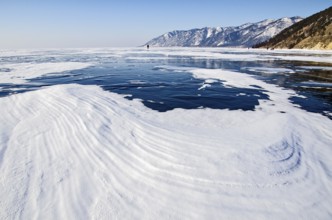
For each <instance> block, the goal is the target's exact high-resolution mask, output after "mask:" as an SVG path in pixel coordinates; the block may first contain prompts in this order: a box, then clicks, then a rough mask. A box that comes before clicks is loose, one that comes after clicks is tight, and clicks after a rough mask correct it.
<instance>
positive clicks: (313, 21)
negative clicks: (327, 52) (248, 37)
mask: <svg viewBox="0 0 332 220" xmlns="http://www.w3.org/2000/svg"><path fill="white" fill-rule="evenodd" d="M254 47H255V48H259V47H261V48H263V47H265V48H287V49H292V48H297V49H332V7H329V8H327V9H325V10H323V11H320V12H318V13H315V14H313V15H311V16H309V17H307V18H305V19H303V20H302V21H299V22H298V23H296V24H293V25H292V26H290V27H288V28H286V29H284V30H283V31H281V32H280V33H279V34H277V35H276V36H274V37H273V38H271V39H269V40H267V41H265V42H262V43H259V44H257V45H255V46H254Z"/></svg>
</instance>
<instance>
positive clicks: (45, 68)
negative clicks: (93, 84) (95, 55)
mask: <svg viewBox="0 0 332 220" xmlns="http://www.w3.org/2000/svg"><path fill="white" fill-rule="evenodd" d="M91 65H92V64H89V63H80V62H59V63H19V64H17V63H14V64H3V65H1V66H0V67H1V68H7V69H9V70H10V71H9V72H1V70H0V82H1V83H12V84H19V83H25V82H26V80H27V79H32V78H36V77H39V76H42V75H46V74H49V73H59V72H64V71H69V70H77V69H84V68H87V67H89V66H91Z"/></svg>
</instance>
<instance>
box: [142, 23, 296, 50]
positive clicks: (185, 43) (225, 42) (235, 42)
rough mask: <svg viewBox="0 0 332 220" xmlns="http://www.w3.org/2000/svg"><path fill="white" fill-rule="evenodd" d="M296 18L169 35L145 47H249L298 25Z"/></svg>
mask: <svg viewBox="0 0 332 220" xmlns="http://www.w3.org/2000/svg"><path fill="white" fill-rule="evenodd" d="M301 20H302V18H300V17H291V18H288V17H285V18H280V19H278V20H273V19H267V20H264V21H260V22H257V23H247V24H244V25H241V26H238V27H216V28H209V27H205V28H201V29H191V30H184V31H172V32H168V33H166V34H164V35H161V36H159V37H156V38H154V39H152V40H150V41H149V42H147V43H146V44H145V45H147V44H149V45H150V46H157V47H172V46H178V47H251V46H253V45H255V44H257V43H260V42H263V41H266V40H268V39H270V38H271V37H274V36H275V35H277V34H278V33H279V32H280V31H282V30H284V29H285V28H287V27H289V26H291V25H293V24H295V23H296V22H299V21H301Z"/></svg>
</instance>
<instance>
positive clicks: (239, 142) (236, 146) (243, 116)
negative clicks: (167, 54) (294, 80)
mask: <svg viewBox="0 0 332 220" xmlns="http://www.w3.org/2000/svg"><path fill="white" fill-rule="evenodd" d="M164 68H168V69H172V68H173V69H176V68H175V67H169V66H168V67H164ZM185 71H188V72H191V73H192V74H194V76H195V77H200V78H204V79H207V80H211V79H219V80H223V83H225V84H226V85H228V86H235V87H251V85H258V86H260V87H262V88H264V89H265V90H266V93H267V94H268V95H269V97H270V100H262V101H260V105H259V106H257V107H256V110H255V111H242V110H236V111H229V110H212V109H196V110H183V109H175V110H173V111H168V112H164V113H160V112H157V111H153V110H151V109H148V108H146V107H145V106H144V105H143V104H142V103H141V102H140V101H139V100H133V101H130V100H127V99H125V98H124V97H123V96H121V95H118V94H114V93H109V92H106V91H103V90H102V89H100V88H99V87H97V86H81V85H75V84H72V85H57V86H52V87H46V88H44V89H41V90H38V91H33V92H29V93H23V94H17V95H12V96H9V97H5V98H2V99H0V105H1V114H0V132H1V133H0V137H1V139H0V140H1V142H0V169H1V177H0V184H1V187H0V197H1V201H0V213H1V216H0V217H1V218H2V219H16V218H21V219H88V218H90V219H203V218H204V219H225V218H228V219H244V218H245V219H260V218H262V219H267V218H269V219H328V218H331V217H332V216H331V204H332V190H331V189H332V161H331V159H330V156H331V155H332V149H331V143H332V134H331V130H332V121H331V120H329V119H327V118H326V117H324V116H322V115H319V114H314V113H308V112H306V111H304V110H301V109H300V108H297V107H296V106H294V105H293V104H291V103H290V102H289V100H288V98H289V97H290V96H291V95H294V94H293V93H294V92H293V91H291V90H285V89H283V88H280V87H277V86H275V85H270V84H267V83H264V82H262V81H259V80H256V79H254V78H252V77H251V76H248V75H245V74H241V73H235V72H234V73H232V72H230V71H225V72H223V71H221V70H202V69H186V70H185ZM241 77H242V80H239V79H241ZM234 79H235V80H234Z"/></svg>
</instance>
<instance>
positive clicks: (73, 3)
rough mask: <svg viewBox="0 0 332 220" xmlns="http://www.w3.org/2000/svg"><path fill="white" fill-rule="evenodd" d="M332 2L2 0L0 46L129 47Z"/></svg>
mask: <svg viewBox="0 0 332 220" xmlns="http://www.w3.org/2000/svg"><path fill="white" fill-rule="evenodd" d="M331 5H332V1H331V0H231V1H229V0H227V1H226V0H224V1H223V0H165V1H156V0H155V1H152V0H150V1H149V0H117V1H113V0H29V1H28V0H0V48H50V47H51V48H58V47H130V46H138V45H141V44H144V43H145V42H147V41H148V40H150V39H151V38H154V37H156V36H159V35H161V34H164V33H166V32H168V31H172V30H184V29H191V28H201V27H206V26H209V27H217V26H237V25H241V24H244V23H247V22H257V21H260V20H264V19H266V18H280V17H285V16H302V17H307V16H309V15H311V14H314V13H316V12H318V11H321V10H323V9H325V8H328V7H330V6H331Z"/></svg>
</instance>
